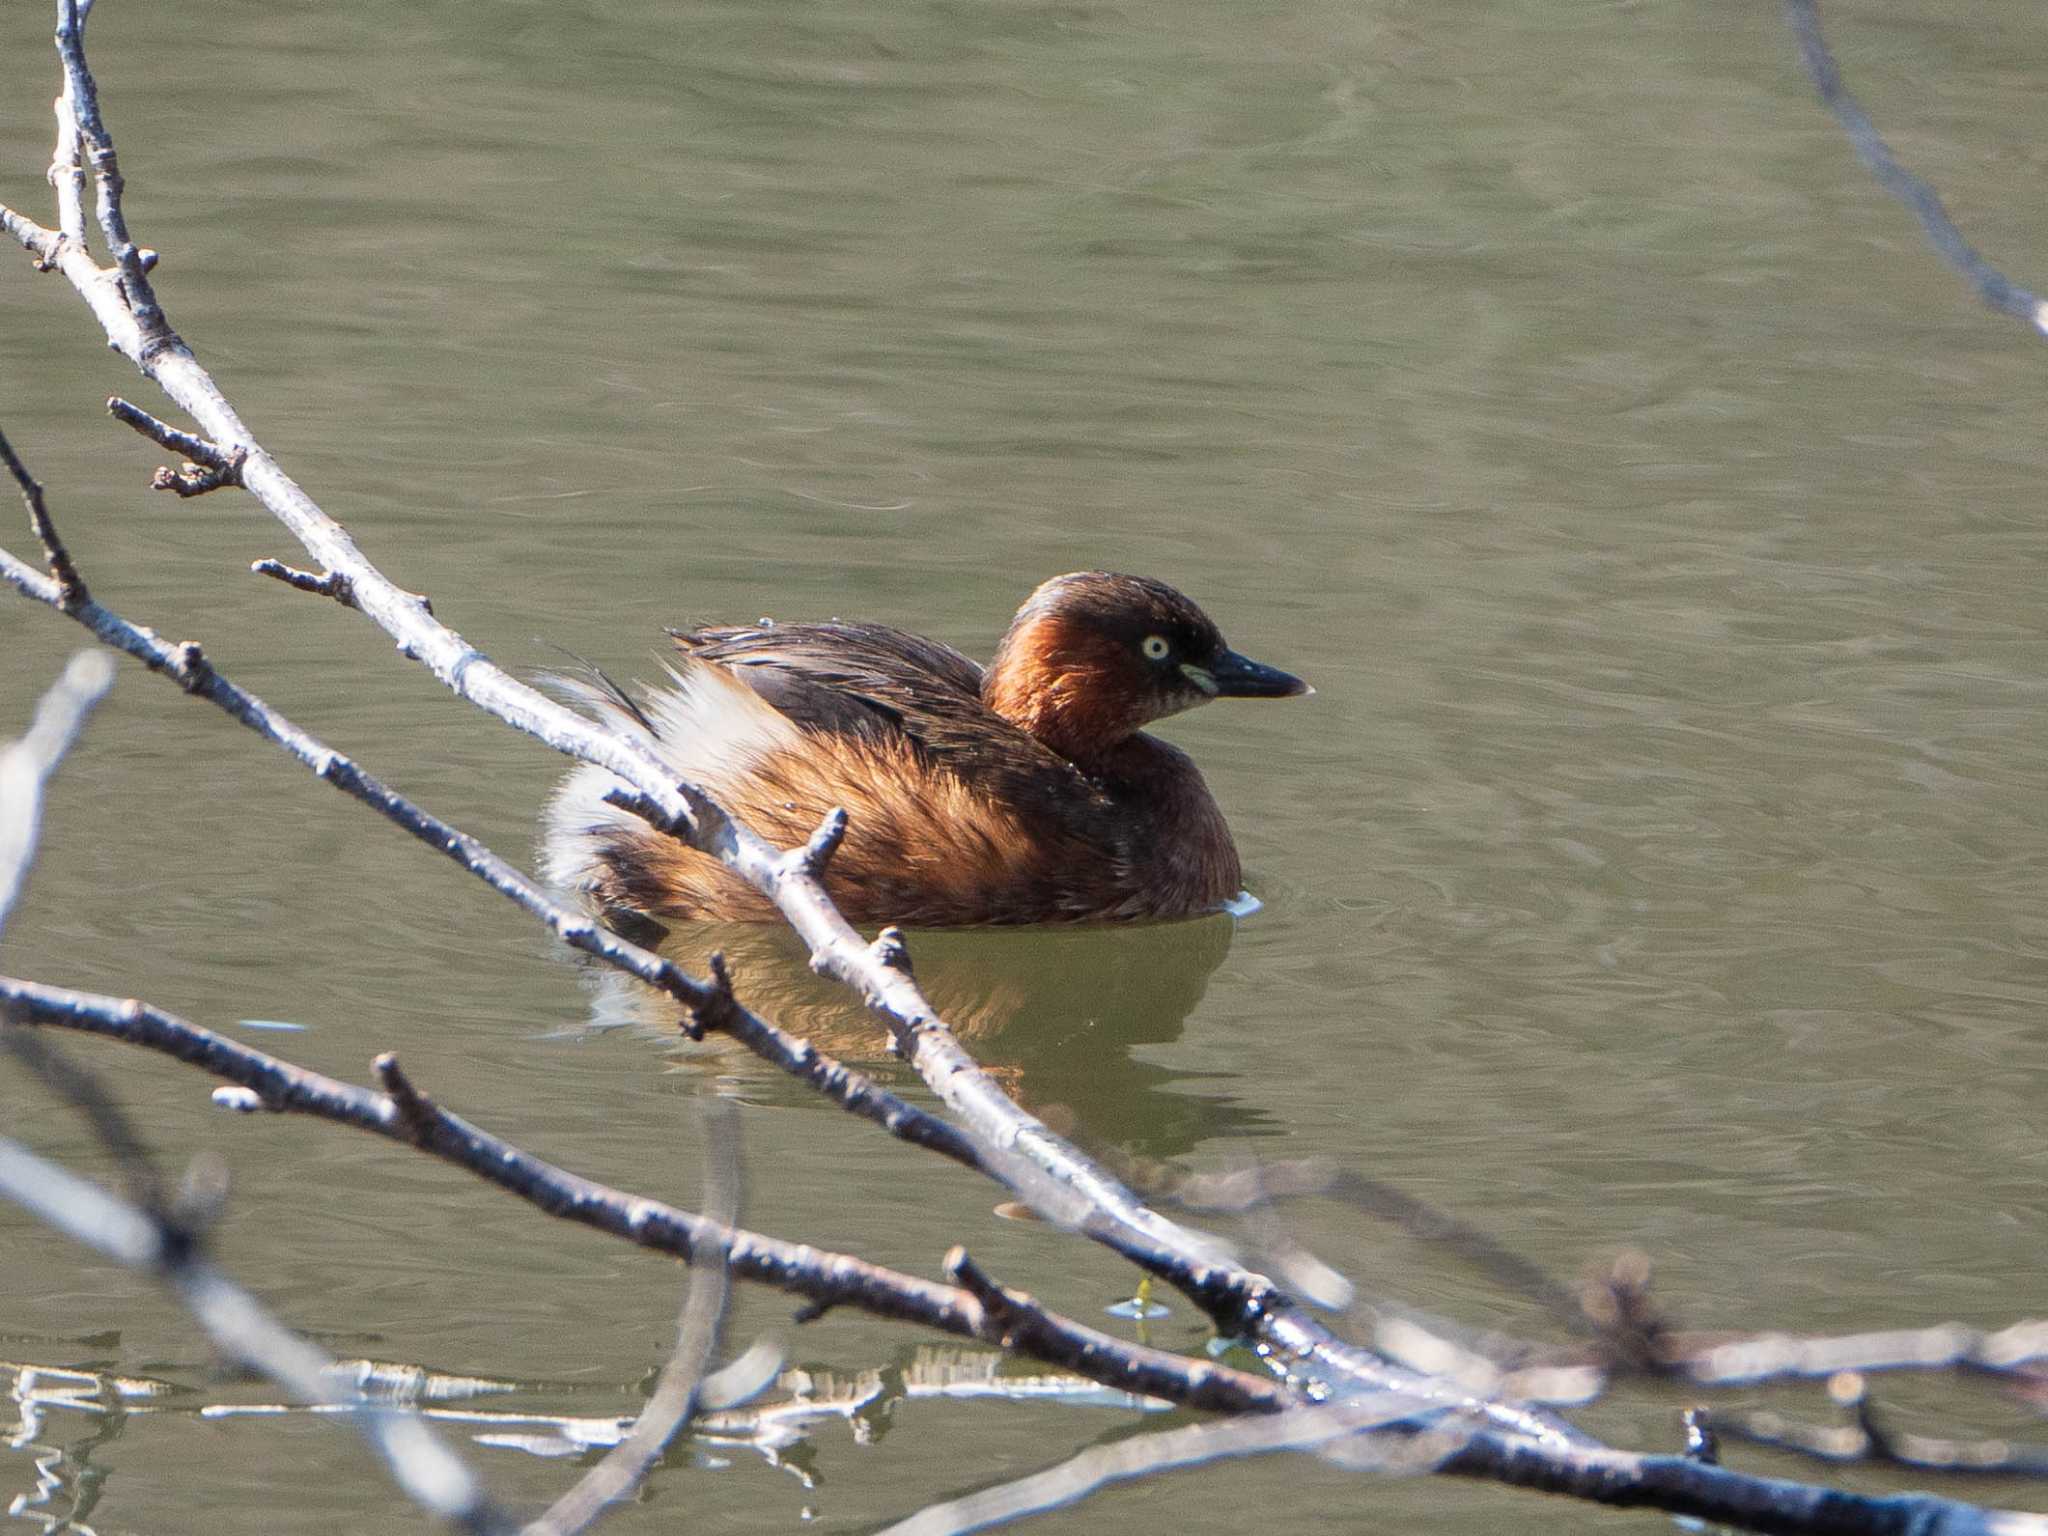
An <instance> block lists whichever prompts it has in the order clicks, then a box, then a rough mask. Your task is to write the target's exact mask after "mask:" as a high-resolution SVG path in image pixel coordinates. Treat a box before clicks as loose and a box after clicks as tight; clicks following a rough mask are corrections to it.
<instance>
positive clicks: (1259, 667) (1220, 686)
mask: <svg viewBox="0 0 2048 1536" xmlns="http://www.w3.org/2000/svg"><path fill="white" fill-rule="evenodd" d="M1181 671H1182V672H1184V673H1186V674H1187V678H1188V681H1189V682H1191V683H1193V684H1194V685H1195V686H1196V687H1197V688H1199V689H1201V690H1202V692H1204V693H1206V694H1208V695H1209V697H1210V698H1212V699H1215V698H1223V699H1292V698H1298V697H1299V696H1301V695H1302V694H1305V693H1314V692H1315V689H1313V688H1311V687H1309V685H1308V684H1307V683H1304V682H1303V681H1302V680H1301V679H1300V678H1298V677H1296V676H1295V675H1294V674H1293V673H1292V672H1282V671H1281V670H1280V669H1279V668H1278V667H1269V666H1267V665H1266V664H1265V663H1264V662H1262V661H1253V660H1252V659H1251V657H1249V656H1240V655H1238V654H1237V652H1235V651H1222V652H1219V653H1218V654H1217V656H1216V657H1215V659H1214V660H1212V661H1211V662H1210V663H1209V665H1208V666H1206V667H1198V666H1196V665H1195V664H1194V663H1193V662H1183V663H1181Z"/></svg>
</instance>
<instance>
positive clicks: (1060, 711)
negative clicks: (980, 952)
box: [541, 571, 1314, 928]
mask: <svg viewBox="0 0 2048 1536" xmlns="http://www.w3.org/2000/svg"><path fill="white" fill-rule="evenodd" d="M668 634H669V636H670V638H671V639H672V641H673V642H674V653H673V656H672V657H671V658H670V662H669V665H668V668H667V672H668V683H667V686H660V687H656V688H653V689H650V690H645V691H643V693H642V695H641V696H640V697H638V698H635V697H633V696H631V695H629V694H628V693H627V692H626V691H625V690H624V689H622V688H620V687H618V686H617V685H616V684H615V683H613V682H612V681H611V679H609V678H608V677H606V676H605V675H604V674H603V673H602V672H597V671H595V669H592V673H591V675H590V676H588V677H585V678H580V679H577V678H557V679H555V680H554V681H555V683H556V685H557V686H558V687H560V688H562V689H564V690H565V691H566V692H568V693H569V694H571V695H572V696H573V697H574V698H576V699H577V700H578V701H580V702H581V703H583V704H584V705H585V706H586V707H588V708H589V709H590V710H591V712H592V713H593V714H594V715H595V716H597V717H598V718H600V719H602V720H603V721H604V722H605V723H607V724H608V725H610V726H611V727H612V728H613V729H615V730H617V731H620V732H623V733H625V734H626V735H628V736H630V737H632V738H634V739H636V740H637V741H638V742H639V743H640V744H641V745H642V746H644V747H646V748H647V749H649V750H650V751H652V752H653V753H654V754H655V755H656V756H657V757H658V758H659V759H660V760H661V761H662V762H663V763H664V764H666V765H667V767H668V768H669V769H670V771H671V772H673V773H674V775H675V776H676V777H677V778H678V779H680V780H684V781H687V782H689V783H691V784H694V785H695V786H697V787H698V788H699V789H701V790H703V791H704V792H705V793H707V794H709V795H710V796H711V797H712V798H714V799H715V800H717V801H718V802H719V803H720V804H721V805H722V806H724V807H725V809H726V810H727V811H729V812H730V813H731V814H732V815H734V816H735V817H737V818H738V819H739V820H740V821H741V822H742V823H744V824H745V825H746V826H748V827H750V828H751V829H753V830H754V831H755V832H757V833H758V834H760V835H761V836H762V837H764V838H766V839H768V840H769V841H771V842H773V843H775V844H777V845H778V846H784V847H794V846H796V845H799V844H802V843H803V842H805V840H806V839H807V838H809V836H810V835H811V833H812V832H813V830H814V829H815V828H817V827H818V826H819V824H820V822H821V820H822V819H823V818H824V817H826V816H827V815H828V814H829V813H830V812H831V811H832V810H833V809H834V808H840V809H843V810H844V811H845V813H846V816H847V826H846V831H845V835H844V838H843V840H842V841H841V843H840V845H839V847H838V848H837V850H836V852H835V853H834V855H833V857H832V858H831V859H830V860H829V862H828V863H827V864H826V866H825V869H824V873H823V881H824V886H825V891H826V894H827V895H828V896H830V897H831V899H832V900H833V902H834V903H835V904H836V905H837V906H838V908H839V910H840V912H841V914H842V915H843V916H845V917H846V919H847V920H848V921H849V922H853V923H856V924H877V923H889V924H895V925H899V926H902V927H906V928H952V927H974V926H985V925H999V924H1024V923H1108V922H1130V921H1145V920H1160V919H1169V918H1182V917H1191V916H1194V915H1197V914H1200V913H1205V912H1212V911H1215V910H1217V909H1219V908H1220V907H1221V906H1222V905H1223V904H1224V903H1225V902H1228V901H1229V900H1231V898H1233V897H1234V896H1236V895H1237V894H1238V892H1239V890H1240V887H1241V882H1242V878H1243V875H1242V869H1241V866H1240V864H1239V860H1238V855H1237V848H1236V845H1235V844H1234V843H1233V842H1232V840H1231V836H1230V829H1229V827H1228V825H1227V824H1226V823H1225V821H1224V819H1223V813H1222V812H1221V810H1219V809H1218V808H1217V805H1216V801H1215V799H1214V798H1213V797H1212V796H1211V794H1210V793H1209V789H1208V786H1207V785H1206V784H1205V783H1204V782H1203V780H1202V775H1201V772H1200V770H1199V769H1197V768H1196V767H1195V764H1194V762H1193V760H1192V759H1191V758H1189V756H1188V755H1187V754H1186V753H1185V752H1183V751H1181V750H1180V749H1179V748H1177V747H1174V746H1172V745H1170V744H1169V743H1167V742H1165V741H1162V740H1160V739H1159V738H1158V737H1156V736H1153V735H1151V734H1149V733H1147V732H1146V731H1145V730H1144V729H1143V728H1144V727H1145V726H1147V725H1149V724H1151V723H1152V722H1153V721H1156V720H1161V719H1164V718H1166V717H1167V716H1169V715H1174V714H1178V713H1180V712H1181V711H1183V710H1187V709H1191V708H1193V707H1195V706H1197V705H1201V704H1206V703H1209V702H1210V701H1211V700H1214V699H1227V698H1245V699H1270V698H1291V697H1297V696H1300V695H1304V694H1309V693H1313V692H1314V690H1313V689H1312V688H1310V687H1309V685H1308V684H1307V683H1305V682H1303V681H1302V680H1301V679H1300V678H1298V677H1295V676H1293V675H1292V674H1290V673H1287V672H1283V671H1281V670H1279V669H1278V668H1277V667H1271V666H1267V665H1265V664H1263V663H1261V662H1256V661H1253V660H1251V659H1250V658H1248V657H1246V656H1242V655H1240V654H1238V653H1237V652H1236V651H1233V650H1232V649H1230V647H1229V646H1228V645H1227V644H1226V643H1225V642H1224V639H1223V635H1222V632H1221V631H1220V630H1218V628H1217V627H1216V625H1215V623H1214V622H1213V621H1211V620H1210V618H1209V617H1208V615H1207V614H1205V613H1203V612H1202V610H1201V609H1200V608H1199V607H1197V606H1196V605H1195V603H1194V602H1193V601H1192V600H1191V599H1189V598H1188V597H1186V596H1184V595H1183V594H1182V593H1180V592H1178V591H1176V590H1175V589H1174V588H1173V587H1170V586H1168V585H1167V584H1166V583H1164V582H1161V581H1155V580H1152V579H1150V578H1148V577H1143V576H1127V575H1120V574H1117V573H1115V572H1110V571H1074V572H1070V573H1068V574H1066V575H1063V576H1055V577H1053V578H1052V579H1051V580H1049V581H1046V582H1043V583H1042V584H1040V585H1039V587H1038V588H1037V589H1036V590H1035V591H1033V592H1032V593H1031V595H1030V596H1029V597H1028V598H1026V599H1025V601H1024V604H1023V606H1022V607H1020V608H1019V609H1018V610H1017V614H1016V617H1015V618H1014V619H1013V620H1012V621H1011V623H1010V626H1009V628H1008V630H1007V631H1006V632H1005V633H1004V635H1003V638H1002V641H1001V643H1000V644H999V645H998V646H997V647H996V652H995V656H994V659H993V660H992V661H991V662H990V663H989V665H988V666H987V667H986V668H983V667H981V666H979V665H977V664H976V663H975V662H973V661H972V660H970V659H969V658H968V657H966V656H964V655H963V654H961V653H960V652H959V651H956V650H954V649H953V648H952V647H951V646H948V645H942V644H940V643H938V642H937V641H933V640H927V639H923V638H921V637H919V636H917V635H913V634H910V633H908V632H906V631H904V630H901V629H896V628H892V627H890V626H888V625H883V624H867V623H849V622H842V621H840V620H837V619H834V620H830V621H827V622H797V623H784V624H778V623H775V622H774V621H772V620H767V619H764V620H762V621H761V622H759V623H757V624H750V625H743V626H710V627H704V628H697V629H688V630H682V629H671V630H669V631H668ZM618 785H619V781H618V780H617V779H616V778H615V777H614V776H613V775H612V774H611V773H610V772H609V771H608V770H606V769H603V768H601V767H598V766H596V765H594V764H584V765H582V766H580V767H578V768H577V769H576V770H575V771H573V772H572V773H571V774H570V775H569V777H568V778H567V779H566V780H565V781H564V782H563V784H562V786H561V788H560V789H559V790H558V791H557V793H556V795H555V797H554V799H553V801H552V802H551V803H550V805H549V808H548V811H547V813H546V817H545V822H544V827H543V833H542V857H541V862H542V870H543V873H544V875H545V876H546V877H547V878H548V879H549V880H550V882H551V883H552V884H553V885H554V886H556V887H557V888H558V889H560V890H563V891H565V892H569V893H571V894H573V896H574V897H575V898H576V899H577V900H578V901H579V902H581V903H582V904H583V905H584V906H585V907H586V908H587V909H589V910H591V911H593V912H595V913H597V914H599V915H601V916H605V917H615V918H633V919H637V920H644V921H652V922H654V923H655V924H657V925H663V924H667V923H672V922H689V921H697V920H711V921H768V920H773V919H774V918H776V917H777V915H778V914H777V912H776V910H775V908H774V907H773V905H772V904H771V903H770V902H769V901H768V899H767V898H766V897H764V896H763V895H762V894H761V893H760V892H759V891H757V890H755V889H754V888H753V887H752V886H751V885H749V884H748V883H746V882H745V881H744V880H742V879H740V878H739V877H738V876H736V875H734V874H733V873H731V872H730V871H729V870H727V869H726V868H725V867H724V866H723V865H722V864H721V863H719V862H718V860H717V859H716V858H714V857H712V856H710V855H707V854H704V853H701V852H699V851H697V850H696V849H694V848H691V847H690V846H688V845H687V844H686V843H684V842H683V841H681V840H680V839H678V838H675V837H671V836H669V835H668V834H666V833H663V832H661V831H658V830H656V829H655V828H654V827H652V826H650V825H648V824H647V823H646V822H645V821H643V820H641V819H640V818H638V817H636V816H634V815H633V814H632V813H631V812H629V811H627V810H624V809H622V808H621V807H619V806H617V805H614V804H612V803H611V802H610V801H608V800H607V799H606V795H607V793H608V792H609V791H611V790H613V789H614V788H616V787H618Z"/></svg>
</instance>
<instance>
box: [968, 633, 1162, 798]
mask: <svg viewBox="0 0 2048 1536" xmlns="http://www.w3.org/2000/svg"><path fill="white" fill-rule="evenodd" d="M1128 694H1129V690H1128V689H1127V688H1126V687H1124V686H1123V684H1122V683H1121V681H1120V680H1119V675H1118V673H1117V671H1116V670H1115V666H1114V658H1113V657H1108V656H1105V655H1104V653H1103V648H1102V642H1101V640H1100V637H1098V636H1097V635H1095V634H1094V633H1092V632H1091V631H1089V630H1087V629H1085V628H1083V627H1081V626H1079V625H1074V624H1068V623H1065V622H1062V621H1061V620H1060V619H1059V618H1057V617H1040V618H1034V619H1031V620H1029V621H1026V622H1020V623H1018V624H1015V625H1013V626H1011V629H1010V632H1009V633H1008V634H1006V635H1005V636H1003V643H1002V645H1001V646H1000V647H998V649H997V651H996V656H995V660H994V661H992V662H990V663H989V668H988V671H987V672H986V673H985V674H983V677H982V683H981V700H982V702H983V703H984V704H986V705H987V706H988V707H989V708H990V709H991V710H993V711H994V712H995V713H996V714H998V715H1001V716H1002V717H1003V718H1004V719H1005V720H1007V721H1009V722H1010V724H1012V725H1014V726H1016V727H1017V729H1018V730H1020V731H1022V732H1024V733H1025V734H1026V735H1028V736H1033V737H1036V738H1037V739H1038V740H1039V741H1041V742H1043V743H1044V744H1045V745H1046V746H1048V747H1050V748H1051V749H1052V750H1053V751H1055V752H1057V753H1059V755H1060V756H1061V757H1064V758H1065V759H1066V760H1067V761H1068V762H1070V763H1073V764H1074V765H1075V766H1076V767H1079V768H1082V769H1086V770H1089V771H1091V772H1092V771H1094V770H1095V769H1097V768H1098V767H1100V766H1102V765H1104V764H1105V763H1106V762H1107V760H1109V759H1110V758H1112V757H1114V756H1115V755H1116V754H1117V753H1118V750H1119V749H1120V748H1121V747H1122V746H1123V745H1124V744H1125V743H1126V742H1127V741H1129V739H1130V738H1131V735H1132V733H1134V732H1135V731H1136V730H1137V729H1138V727H1139V726H1141V725H1143V724H1144V723H1145V721H1146V719H1147V718H1149V717H1148V716H1147V715H1146V714H1145V713H1144V711H1143V709H1142V708H1141V707H1140V706H1139V704H1138V701H1136V700H1134V699H1132V698H1130V697H1129V696H1128Z"/></svg>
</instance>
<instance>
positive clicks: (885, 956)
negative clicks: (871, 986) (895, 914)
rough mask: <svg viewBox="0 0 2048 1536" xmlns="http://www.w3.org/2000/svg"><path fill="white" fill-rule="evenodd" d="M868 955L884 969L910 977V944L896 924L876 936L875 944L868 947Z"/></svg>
mask: <svg viewBox="0 0 2048 1536" xmlns="http://www.w3.org/2000/svg"><path fill="white" fill-rule="evenodd" d="M868 953H869V954H871V955H873V956H874V957H875V963H876V964H877V965H880V966H882V967H883V968H884V969H886V970H891V971H894V972H895V973H896V974H897V975H899V976H908V975H910V942H909V940H907V939H906V938H904V936H903V930H902V929H901V928H898V927H896V926H895V925H894V924H891V925H890V926H889V927H887V928H884V929H883V930H882V931H881V932H880V933H878V934H876V935H875V942H874V943H872V944H870V945H869V946H868Z"/></svg>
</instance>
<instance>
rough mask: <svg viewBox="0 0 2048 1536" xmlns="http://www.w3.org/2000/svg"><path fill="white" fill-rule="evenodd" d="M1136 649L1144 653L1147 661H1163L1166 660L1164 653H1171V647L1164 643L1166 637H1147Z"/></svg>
mask: <svg viewBox="0 0 2048 1536" xmlns="http://www.w3.org/2000/svg"><path fill="white" fill-rule="evenodd" d="M1138 649H1139V650H1141V651H1143V652H1144V653H1145V659H1146V660H1147V661H1164V660H1166V653H1167V652H1168V651H1171V650H1172V649H1173V647H1172V646H1170V645H1168V644H1167V643H1166V636H1164V635H1147V636H1146V637H1145V640H1144V643H1143V644H1141V645H1140V646H1139V647H1138Z"/></svg>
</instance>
